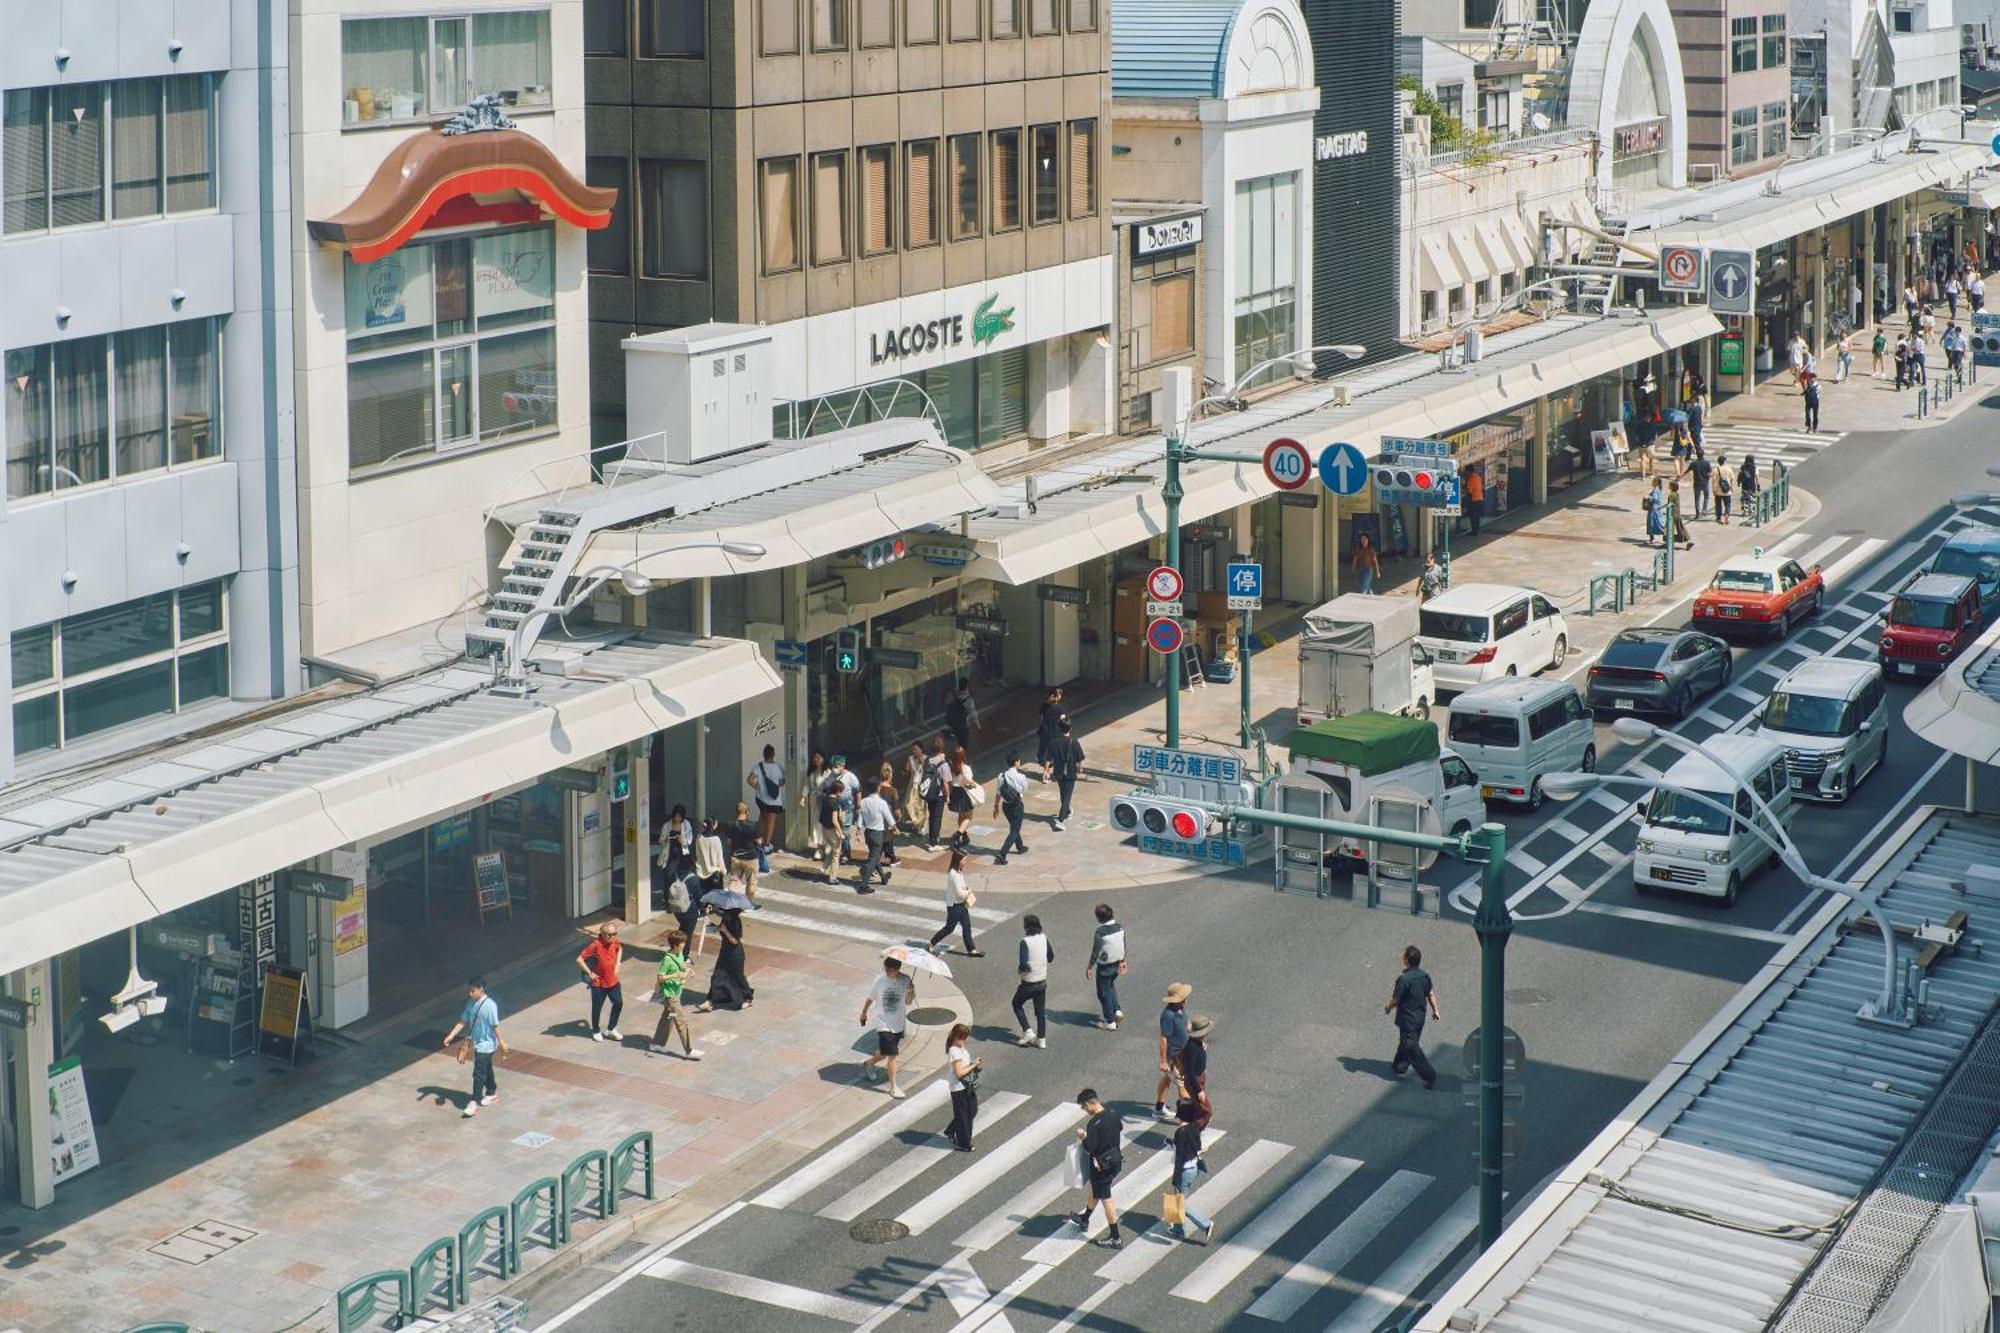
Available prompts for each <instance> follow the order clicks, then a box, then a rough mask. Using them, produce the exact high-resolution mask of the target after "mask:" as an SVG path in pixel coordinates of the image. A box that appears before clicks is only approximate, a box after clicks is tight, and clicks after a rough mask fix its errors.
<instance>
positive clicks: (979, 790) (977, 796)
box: [965, 782, 986, 806]
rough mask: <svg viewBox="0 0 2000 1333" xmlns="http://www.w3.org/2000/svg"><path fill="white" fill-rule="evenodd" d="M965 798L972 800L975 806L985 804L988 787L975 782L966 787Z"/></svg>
mask: <svg viewBox="0 0 2000 1333" xmlns="http://www.w3.org/2000/svg"><path fill="white" fill-rule="evenodd" d="M965 798H966V799H967V800H969V801H971V802H972V803H973V805H975V806H980V805H985V804H986V788H984V787H982V786H980V785H979V784H978V783H976V782H975V783H973V784H971V785H970V786H968V787H967V788H966V789H965Z"/></svg>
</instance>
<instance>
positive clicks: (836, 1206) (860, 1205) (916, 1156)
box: [819, 1092, 1028, 1299]
mask: <svg viewBox="0 0 2000 1333" xmlns="http://www.w3.org/2000/svg"><path fill="white" fill-rule="evenodd" d="M1027 1100H1028V1095H1027V1094H1026V1093H1024V1092H1001V1093H995V1094H994V1095H993V1097H992V1098H991V1099H990V1100H989V1101H988V1102H987V1103H986V1104H985V1105H984V1106H982V1107H981V1108H980V1114H979V1116H978V1118H977V1119H975V1120H974V1121H973V1124H972V1136H973V1137H974V1138H978V1137H979V1134H980V1132H981V1131H982V1130H984V1129H986V1128H987V1127H988V1126H989V1125H991V1124H993V1123H994V1122H996V1121H999V1120H1004V1119H1006V1117H1007V1114H1008V1113H1009V1112H1011V1111H1013V1110H1014V1109H1015V1108H1016V1107H1019V1106H1022V1105H1025V1104H1026V1102H1027ZM957 1151H958V1149H957V1148H956V1147H954V1146H953V1145H952V1143H951V1141H950V1140H949V1139H945V1140H943V1141H942V1142H940V1141H938V1140H929V1139H927V1140H925V1141H924V1142H922V1143H919V1144H917V1145H916V1146H914V1147H912V1148H910V1149H908V1150H907V1151H906V1152H904V1153H903V1155H902V1156H901V1157H899V1158H897V1159H896V1160H895V1161H894V1162H891V1163H890V1164H889V1165H887V1166H884V1167H883V1168H882V1169H881V1170H879V1171H874V1172H870V1173H869V1176H868V1178H867V1179H866V1180H863V1181H862V1182H861V1183H860V1184H859V1185H856V1186H855V1187H854V1188H853V1189H851V1190H849V1191H847V1193H845V1194H843V1195H841V1196H840V1197H839V1198H838V1199H835V1200H834V1201H833V1202H832V1203H830V1204H828V1205H827V1206H826V1207H824V1208H822V1209H820V1210H819V1215H820V1216H821V1217H825V1218H831V1219H832V1220H833V1221H835V1222H852V1221H853V1220H854V1219H855V1218H857V1217H859V1216H861V1214H863V1213H865V1212H867V1211H868V1209H870V1208H871V1207H873V1206H874V1205H876V1204H878V1203H880V1202H881V1201H882V1200H884V1199H886V1198H888V1197H889V1196H890V1195H891V1194H894V1193H895V1192H896V1191H897V1190H899V1189H901V1188H903V1186H905V1185H907V1184H909V1183H910V1182H911V1181H913V1180H915V1179H916V1178H917V1177H918V1176H920V1175H922V1174H923V1173H924V1172H925V1171H927V1170H929V1169H930V1168H931V1167H933V1166H936V1165H937V1164H938V1163H939V1162H942V1161H943V1160H945V1158H947V1157H950V1156H952V1155H953V1154H954V1153H956V1152H957ZM982 1299H983V1298H982Z"/></svg>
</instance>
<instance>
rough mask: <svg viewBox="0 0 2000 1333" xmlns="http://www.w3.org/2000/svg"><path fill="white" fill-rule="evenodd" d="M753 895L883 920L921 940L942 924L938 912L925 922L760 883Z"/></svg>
mask: <svg viewBox="0 0 2000 1333" xmlns="http://www.w3.org/2000/svg"><path fill="white" fill-rule="evenodd" d="M757 897H758V900H759V901H763V900H765V899H768V900H770V901H771V902H774V903H784V904H786V905H787V906H790V907H809V908H812V909H813V910H814V911H821V912H832V913H833V914H834V915H835V916H851V917H855V918H858V919H860V920H863V921H883V922H887V923H889V924H890V925H896V926H906V927H908V928H909V929H911V930H913V931H916V932H918V933H919V934H921V935H922V936H923V937H924V938H925V939H928V938H930V932H932V931H934V930H936V929H937V928H938V926H940V925H942V924H943V923H944V917H943V915H942V914H940V915H938V916H937V917H935V918H933V919H931V920H928V921H927V920H925V919H924V918H922V917H919V916H911V915H909V914H907V913H904V912H890V911H884V910H883V909H881V908H879V907H868V906H864V905H863V904H861V903H856V902H844V901H842V900H841V899H838V898H824V897H816V896H814V895H812V894H810V893H792V892H790V891H788V890H785V889H772V888H766V887H765V886H764V885H761V884H760V885H758V886H757Z"/></svg>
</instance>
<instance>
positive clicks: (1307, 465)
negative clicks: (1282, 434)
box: [1264, 440, 1313, 491]
mask: <svg viewBox="0 0 2000 1333" xmlns="http://www.w3.org/2000/svg"><path fill="white" fill-rule="evenodd" d="M1312 474H1313V465H1312V455H1311V454H1309V453H1307V452H1306V447H1305V446H1304V445H1303V444H1300V443H1299V442H1298V441H1297V440H1273V441H1271V442H1270V444H1268V445H1266V446H1265V447H1264V475H1265V476H1266V477H1268V478H1270V481H1271V484H1272V485H1273V486H1276V487H1277V488H1278V489H1279V490H1281V491H1295V490H1297V489H1298V488H1299V487H1301V486H1303V485H1305V484H1306V483H1307V482H1309V481H1311V480H1312Z"/></svg>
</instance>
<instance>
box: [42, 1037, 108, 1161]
mask: <svg viewBox="0 0 2000 1333" xmlns="http://www.w3.org/2000/svg"><path fill="white" fill-rule="evenodd" d="M49 1163H50V1165H51V1166H52V1167H53V1168H54V1169H53V1172H52V1173H51V1179H53V1180H54V1182H55V1183H56V1184H58V1185H60V1184H62V1183H63V1182H64V1181H65V1180H68V1179H69V1178H70V1177H71V1176H74V1175H80V1174H82V1173H83V1172H85V1171H88V1170H90V1168H91V1167H93V1166H96V1165H97V1126H96V1125H94V1124H92V1123H91V1120H90V1096H89V1094H88V1093H86V1092H85V1091H84V1087H83V1062H82V1061H81V1060H80V1059H79V1058H78V1057H76V1056H74V1055H72V1056H70V1057H69V1058H68V1059H67V1060H58V1061H56V1063H54V1064H52V1065H50V1066H49Z"/></svg>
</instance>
